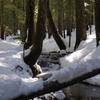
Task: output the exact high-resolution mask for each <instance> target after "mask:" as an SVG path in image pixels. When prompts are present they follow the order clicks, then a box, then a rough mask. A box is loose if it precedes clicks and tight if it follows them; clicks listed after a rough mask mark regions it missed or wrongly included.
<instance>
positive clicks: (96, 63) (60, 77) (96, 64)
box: [48, 31, 100, 85]
mask: <svg viewBox="0 0 100 100" xmlns="http://www.w3.org/2000/svg"><path fill="white" fill-rule="evenodd" d="M60 63H61V66H62V67H64V68H63V69H61V70H58V71H56V72H55V73H53V76H52V77H50V78H49V79H48V81H51V80H52V81H58V82H59V83H63V82H67V81H69V80H71V79H73V78H75V77H78V76H80V75H83V74H85V73H87V72H91V71H92V70H93V69H96V68H100V46H99V47H98V48H96V36H95V33H94V31H93V33H92V35H88V38H87V40H86V41H82V43H81V44H80V46H79V48H78V49H77V50H76V51H75V52H73V53H72V54H70V55H67V56H65V57H63V58H61V59H60ZM86 81H87V82H89V83H92V84H96V85H100V75H97V76H95V77H93V78H90V79H88V80H86Z"/></svg>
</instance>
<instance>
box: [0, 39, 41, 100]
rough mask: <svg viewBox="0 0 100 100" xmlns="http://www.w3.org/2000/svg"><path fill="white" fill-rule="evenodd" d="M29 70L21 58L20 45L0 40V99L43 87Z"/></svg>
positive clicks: (5, 99)
mask: <svg viewBox="0 0 100 100" xmlns="http://www.w3.org/2000/svg"><path fill="white" fill-rule="evenodd" d="M29 70H30V69H29V67H28V65H26V64H25V63H24V62H23V59H22V45H21V44H19V43H16V42H15V41H13V42H12V41H11V42H10V41H2V40H0V100H9V99H12V98H13V97H16V96H18V95H20V94H27V93H30V92H32V91H37V90H38V89H39V90H40V89H41V88H43V82H42V80H38V79H37V78H34V79H33V78H31V73H29V72H30V71H29ZM33 83H34V84H33ZM33 88H34V89H33Z"/></svg>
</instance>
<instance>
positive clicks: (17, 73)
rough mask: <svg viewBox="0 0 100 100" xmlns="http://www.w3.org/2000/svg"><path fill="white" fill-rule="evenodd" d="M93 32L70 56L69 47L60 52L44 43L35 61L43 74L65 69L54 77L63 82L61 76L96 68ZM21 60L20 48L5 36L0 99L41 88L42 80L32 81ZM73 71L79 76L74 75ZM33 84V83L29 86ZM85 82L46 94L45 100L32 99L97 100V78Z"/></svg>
mask: <svg viewBox="0 0 100 100" xmlns="http://www.w3.org/2000/svg"><path fill="white" fill-rule="evenodd" d="M94 33H95V32H94V31H93V32H92V35H88V38H87V40H86V41H82V43H81V44H80V46H79V47H78V49H77V50H76V51H75V52H73V53H71V54H70V52H69V51H70V50H71V52H72V51H73V50H72V48H69V49H68V50H67V51H63V50H62V51H60V50H59V49H58V47H57V45H56V44H55V42H54V40H53V39H52V38H51V39H49V40H45V41H44V45H43V51H42V54H41V55H40V57H39V59H38V64H40V66H41V67H42V70H43V72H48V71H51V72H53V71H55V70H59V69H61V68H65V69H63V70H62V71H61V72H60V74H59V75H58V76H57V79H58V80H59V79H60V81H64V79H63V77H64V78H66V80H67V78H68V79H69V78H70V77H74V76H75V75H76V76H77V75H80V74H81V73H85V72H86V71H90V70H91V69H92V68H93V67H96V68H99V67H100V66H99V65H100V47H98V48H96V39H95V38H96V37H95V34H94ZM74 35H75V34H74ZM72 47H73V46H72ZM22 57H23V45H22V44H21V43H20V41H17V40H14V39H13V38H12V37H8V38H7V40H6V41H2V40H0V100H10V99H11V98H13V97H16V96H18V95H20V94H22V93H24V94H27V93H29V92H30V91H32V89H33V88H34V90H38V89H40V88H42V85H41V84H42V80H38V78H32V73H31V70H30V68H29V66H28V65H26V64H25V63H24V61H23V58H22ZM84 66H86V67H84ZM68 71H69V72H70V73H69V74H68V73H67V75H68V76H66V74H65V73H66V72H68ZM75 71H76V72H80V73H75ZM60 75H61V76H60ZM64 75H65V76H64ZM71 75H72V76H71ZM54 77H55V74H54ZM37 81H38V82H37ZM35 82H36V84H33V83H35ZM85 82H87V83H88V84H83V83H82V84H80V83H79V84H75V85H73V86H71V87H70V88H67V89H66V90H65V89H64V90H60V91H58V92H55V93H50V94H47V95H45V98H44V96H42V97H39V98H35V100H75V96H76V97H78V96H79V97H82V98H85V99H82V98H81V99H80V100H91V99H92V100H100V75H97V76H96V77H93V78H90V79H88V80H86V81H85ZM37 84H38V86H37ZM34 86H35V87H34ZM8 90H9V91H8ZM66 94H67V96H66ZM72 97H74V99H73V98H72ZM41 98H42V99H41ZM76 100H78V99H76Z"/></svg>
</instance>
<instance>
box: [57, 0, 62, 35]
mask: <svg viewBox="0 0 100 100" xmlns="http://www.w3.org/2000/svg"><path fill="white" fill-rule="evenodd" d="M57 4H58V32H59V34H60V35H61V36H62V30H63V0H57Z"/></svg>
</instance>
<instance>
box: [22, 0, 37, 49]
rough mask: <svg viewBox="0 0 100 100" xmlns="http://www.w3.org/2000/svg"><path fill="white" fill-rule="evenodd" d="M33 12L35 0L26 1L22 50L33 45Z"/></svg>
mask: <svg viewBox="0 0 100 100" xmlns="http://www.w3.org/2000/svg"><path fill="white" fill-rule="evenodd" d="M34 10H35V0H27V4H26V22H25V36H24V41H25V39H26V42H25V44H24V48H25V49H28V48H29V47H30V46H31V45H32V44H33V36H34Z"/></svg>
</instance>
